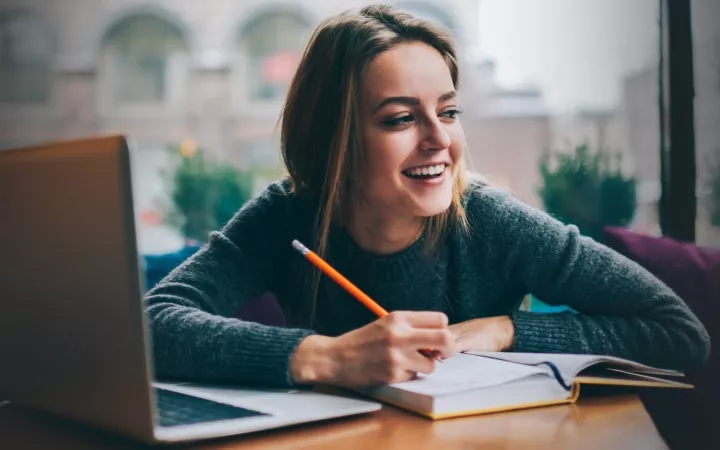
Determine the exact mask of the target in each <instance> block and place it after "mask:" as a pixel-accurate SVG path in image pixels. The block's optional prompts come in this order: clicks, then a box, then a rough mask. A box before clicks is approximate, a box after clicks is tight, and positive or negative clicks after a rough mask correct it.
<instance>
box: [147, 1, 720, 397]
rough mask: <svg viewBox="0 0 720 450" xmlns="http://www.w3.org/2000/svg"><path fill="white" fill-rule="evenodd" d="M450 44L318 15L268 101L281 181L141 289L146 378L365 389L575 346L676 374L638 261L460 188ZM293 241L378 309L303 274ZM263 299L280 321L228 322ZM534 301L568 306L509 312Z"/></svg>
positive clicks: (508, 203) (687, 322) (686, 344)
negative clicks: (282, 97)
mask: <svg viewBox="0 0 720 450" xmlns="http://www.w3.org/2000/svg"><path fill="white" fill-rule="evenodd" d="M458 72H459V69H458V64H457V58H456V54H455V47H454V43H453V40H452V38H451V36H450V35H449V34H448V33H447V32H446V31H443V29H441V28H438V27H435V26H434V25H432V24H431V23H430V22H426V21H423V20H420V19H417V18H415V17H413V16H411V15H409V14H406V13H403V12H401V11H398V10H396V9H393V8H391V7H387V6H368V7H366V8H363V9H362V10H360V11H350V12H346V13H342V14H339V15H337V16H334V17H331V18H328V19H327V20H325V21H324V22H323V23H321V24H320V25H319V26H318V28H317V29H316V30H315V32H314V33H313V35H312V37H311V38H310V42H309V44H308V47H307V49H306V51H305V53H304V55H303V57H302V59H301V61H300V64H299V66H298V71H297V73H296V74H295V76H294V78H293V80H292V83H291V86H290V89H289V91H288V95H287V99H286V102H285V106H284V110H283V117H282V139H281V141H282V150H283V158H284V161H285V165H286V167H287V170H288V172H289V177H288V179H285V180H281V181H278V182H276V183H274V184H272V185H271V186H270V187H268V188H267V189H266V190H265V191H264V192H263V193H261V194H260V195H259V196H257V197H256V198H255V199H253V200H252V201H250V202H249V203H247V204H246V205H245V206H244V207H243V208H242V209H241V210H240V211H238V212H237V214H235V216H234V217H233V219H231V220H230V222H229V223H228V224H227V225H226V226H225V227H224V228H223V229H222V230H219V231H217V232H214V233H212V234H211V236H210V239H209V242H208V244H207V245H205V246H204V247H203V248H202V249H201V250H200V251H199V252H197V253H196V254H195V255H194V256H193V257H191V258H190V259H189V260H188V261H187V262H186V263H185V264H183V265H181V266H180V267H179V268H177V269H176V270H174V271H173V272H172V273H171V274H170V275H168V277H166V278H165V279H164V280H163V281H161V282H160V283H159V284H158V285H157V286H156V287H155V288H153V289H152V290H151V291H150V292H149V293H148V294H147V305H148V313H149V316H150V321H151V329H152V333H153V339H152V342H153V346H154V355H155V358H156V368H157V372H158V374H159V375H160V376H172V377H182V378H186V379H188V378H191V379H201V380H208V381H225V382H235V383H246V384H266V385H294V384H313V383H324V384H331V385H339V386H369V385H376V384H378V383H391V382H397V381H402V380H408V379H411V378H413V377H415V376H416V375H417V374H418V373H429V372H432V371H433V370H434V368H435V362H436V361H435V359H433V358H428V357H426V356H424V355H423V354H421V352H420V351H421V350H422V349H427V348H430V349H435V350H436V352H437V355H438V356H439V357H445V358H447V357H450V356H452V355H453V354H455V353H457V352H460V351H466V350H485V351H511V350H516V351H521V352H543V353H552V352H564V353H594V354H606V355H614V356H620V357H624V358H628V359H635V360H638V361H640V362H644V363H647V364H650V365H655V366H661V367H669V368H678V369H684V368H689V367H692V366H696V365H698V364H701V363H703V362H704V361H705V360H706V359H707V356H708V352H709V340H708V335H707V332H706V330H705V329H704V328H703V326H702V324H701V323H700V322H699V321H698V319H697V318H696V317H695V316H694V315H693V313H692V312H691V311H690V310H689V309H688V307H687V306H686V305H685V303H683V301H682V300H681V299H680V298H678V297H677V295H675V293H674V292H673V291H672V290H670V289H669V288H668V287H667V286H665V285H664V284H663V283H661V282H660V281H659V280H658V279H656V278H655V277H653V276H652V275H650V273H648V272H647V271H645V270H644V269H642V268H641V267H640V266H639V265H637V264H635V263H633V262H631V261H630V260H628V259H626V258H624V257H622V256H620V255H619V254H618V253H616V252H614V251H612V250H610V249H608V248H607V247H605V246H602V245H600V244H598V243H596V242H595V241H593V240H591V239H589V238H587V237H583V236H581V235H580V233H579V232H578V230H577V228H576V227H574V226H564V225H563V224H561V223H560V222H558V221H556V220H555V219H553V218H551V217H550V216H548V215H547V214H545V213H543V212H541V211H538V210H535V209H533V208H531V207H529V206H527V205H525V204H523V203H521V202H519V201H517V200H516V199H514V198H513V197H512V196H510V195H508V194H506V193H504V192H501V191H498V190H496V189H494V188H492V187H490V186H488V185H486V184H484V183H480V182H474V181H473V182H469V181H466V172H465V167H464V162H463V161H464V154H465V149H466V147H467V143H466V140H465V135H464V132H463V128H462V126H461V123H460V120H459V117H458V114H459V112H460V107H459V105H458V102H457V96H456V91H457V89H458V85H457V80H458ZM294 240H298V241H300V242H304V243H311V247H312V249H313V250H315V251H317V252H319V253H321V255H322V256H323V259H325V260H326V261H328V263H329V264H330V265H332V266H333V267H335V268H336V269H337V270H338V271H339V272H341V273H342V274H343V275H345V276H346V277H347V278H348V279H349V280H351V281H352V282H353V284H355V285H356V286H357V287H358V288H359V289H361V290H362V291H363V292H365V293H366V294H368V295H369V296H370V297H372V298H373V299H374V300H375V301H377V302H378V303H379V304H380V305H381V306H383V307H384V308H385V309H386V310H388V311H391V312H390V314H388V315H387V316H384V317H383V318H381V319H376V318H375V317H374V315H373V313H372V312H370V311H369V310H367V309H366V308H365V307H364V306H363V305H361V304H360V303H359V302H358V301H357V300H355V299H354V298H353V297H351V296H350V294H348V293H347V292H346V291H345V290H344V289H343V288H342V287H340V286H338V285H337V284H335V283H334V282H332V281H331V280H328V279H325V278H321V277H320V273H319V272H314V271H313V268H312V267H311V265H310V264H307V261H305V260H304V259H303V257H302V256H301V255H299V254H298V253H297V252H295V251H294V250H293V248H292V242H293V241H294ZM267 291H270V292H272V293H273V294H274V295H275V296H276V298H277V299H278V301H279V303H280V305H281V306H282V308H283V311H284V313H285V314H286V316H287V318H288V323H289V327H287V328H280V327H275V326H265V325H261V324H258V323H250V322H246V321H242V320H239V319H237V318H236V315H237V312H238V310H240V308H241V307H242V306H243V305H244V304H246V303H247V302H248V301H249V300H250V299H253V298H255V297H257V296H258V295H260V294H262V293H264V292H267ZM529 293H532V294H535V295H537V296H539V297H541V298H543V300H545V301H546V302H548V303H552V304H564V305H568V306H570V307H572V308H573V310H574V312H572V313H570V312H568V313H562V314H552V315H547V314H537V313H531V312H527V311H520V310H519V308H518V307H519V305H520V303H521V302H522V300H523V297H524V296H525V295H527V294H529Z"/></svg>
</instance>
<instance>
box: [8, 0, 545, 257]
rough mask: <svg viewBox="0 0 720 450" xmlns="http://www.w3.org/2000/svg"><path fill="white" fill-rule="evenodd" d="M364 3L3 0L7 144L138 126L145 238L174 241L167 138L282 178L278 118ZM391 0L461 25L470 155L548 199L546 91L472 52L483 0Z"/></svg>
mask: <svg viewBox="0 0 720 450" xmlns="http://www.w3.org/2000/svg"><path fill="white" fill-rule="evenodd" d="M365 3H366V2H361V1H357V0H344V1H336V0H295V1H270V2H268V1H266V0H245V1H235V0H205V1H203V2H198V1H196V0H58V1H53V2H48V1H46V0H0V147H1V148H9V147H16V146H23V145H28V144H33V143H38V142H49V141H56V140H61V139H70V138H77V137H84V136H91V135H98V134H109V133H122V134H126V135H127V136H128V137H129V138H130V143H131V146H132V151H133V176H134V180H133V181H134V187H135V191H136V209H137V211H138V217H139V219H138V220H139V223H140V228H141V229H140V238H141V247H143V248H145V249H147V250H148V251H155V250H157V251H160V250H163V249H165V248H166V247H172V246H173V245H176V243H177V240H178V237H177V236H174V237H172V238H169V237H168V236H170V235H169V234H168V232H167V230H166V229H164V228H163V227H161V226H157V224H156V223H155V222H156V219H157V218H156V216H157V213H158V211H159V210H160V208H159V206H158V201H159V200H160V199H161V197H162V196H163V189H164V188H163V181H162V179H161V177H160V176H159V171H160V170H161V169H162V168H163V167H165V166H166V165H167V151H166V149H167V148H168V147H169V146H177V145H179V144H180V143H181V142H187V141H188V140H192V141H194V142H196V143H197V145H198V146H199V147H200V148H202V149H204V150H205V151H207V152H208V153H211V154H214V155H216V156H218V157H221V158H223V159H225V160H227V161H228V162H229V163H231V164H235V165H237V166H238V167H241V168H245V169H248V170H252V171H254V172H255V173H256V174H258V180H259V181H258V189H260V188H262V186H263V185H264V184H267V183H268V182H269V181H270V180H272V179H274V178H277V177H278V176H279V175H280V173H281V171H282V167H281V158H280V152H279V136H278V132H277V127H276V126H277V120H278V117H279V113H280V108H281V105H282V102H283V100H284V96H285V92H286V89H287V87H288V84H289V82H290V79H291V77H292V75H293V73H294V71H295V67H296V65H297V62H298V60H299V58H300V55H301V54H302V51H303V49H304V47H305V44H306V42H307V40H308V38H309V35H310V33H311V32H312V30H313V29H314V28H315V27H316V26H317V24H318V23H319V22H320V21H321V20H322V19H323V18H324V17H326V16H329V15H331V14H335V13H338V12H340V11H342V10H345V9H349V8H358V7H361V6H363V5H364V4H365ZM392 3H395V4H396V5H397V6H399V7H401V8H403V9H406V10H408V11H410V12H412V13H414V14H416V15H419V16H421V17H423V18H427V19H430V20H434V21H436V22H438V23H440V24H442V25H444V26H445V27H447V28H449V29H450V30H451V31H452V33H453V35H454V36H455V37H456V39H457V42H458V47H459V52H460V60H461V65H462V68H463V72H462V80H461V99H462V102H463V104H464V109H465V110H466V114H464V115H463V117H462V120H463V122H464V126H465V130H466V132H467V135H468V141H469V144H470V145H469V147H470V149H469V152H470V160H471V163H472V166H473V167H474V168H475V169H476V170H478V171H480V172H482V173H483V174H485V175H486V176H488V177H489V178H490V179H494V180H496V181H497V182H499V183H500V184H502V185H504V186H506V187H507V188H508V189H510V190H512V191H513V192H514V193H515V194H516V195H517V196H518V197H519V198H521V199H522V200H524V201H526V202H528V203H530V204H532V205H534V206H540V205H539V201H538V197H537V194H536V188H537V187H538V183H539V176H538V174H537V157H538V156H539V154H540V151H542V149H544V148H547V146H548V145H549V143H550V139H551V136H550V134H551V133H550V125H549V118H548V113H547V111H546V109H545V108H544V106H543V104H542V95H541V93H540V92H539V91H536V90H529V91H527V90H526V91H507V90H503V89H500V88H499V87H498V86H496V85H495V83H494V78H493V73H494V67H493V65H492V64H491V63H488V62H481V61H476V60H475V59H474V56H473V55H474V53H475V50H476V49H475V47H476V42H475V41H476V39H475V31H476V28H477V24H478V8H479V4H480V1H479V0H443V1H397V2H392ZM152 217H155V219H153V218H152ZM159 242H163V244H158V245H157V246H155V247H153V245H154V243H159Z"/></svg>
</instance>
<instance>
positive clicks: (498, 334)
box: [449, 316, 515, 352]
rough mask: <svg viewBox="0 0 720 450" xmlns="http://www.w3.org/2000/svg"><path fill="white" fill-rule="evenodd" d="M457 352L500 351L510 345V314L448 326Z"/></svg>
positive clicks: (513, 333)
mask: <svg viewBox="0 0 720 450" xmlns="http://www.w3.org/2000/svg"><path fill="white" fill-rule="evenodd" d="M449 329H450V331H451V332H452V334H453V336H454V337H455V345H456V348H457V351H458V352H466V351H476V352H501V351H504V350H507V349H509V348H511V347H512V345H513V342H514V340H515V325H514V324H513V321H512V319H510V316H498V317H487V318H482V319H474V320H468V321H466V322H461V323H457V324H455V325H451V326H450V327H449Z"/></svg>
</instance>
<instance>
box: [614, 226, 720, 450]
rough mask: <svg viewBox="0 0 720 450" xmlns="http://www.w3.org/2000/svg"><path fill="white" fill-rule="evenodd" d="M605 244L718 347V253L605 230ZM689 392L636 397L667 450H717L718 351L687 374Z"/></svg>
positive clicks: (663, 239) (658, 391) (659, 391)
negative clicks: (662, 288) (686, 311)
mask: <svg viewBox="0 0 720 450" xmlns="http://www.w3.org/2000/svg"><path fill="white" fill-rule="evenodd" d="M604 240H605V244H606V245H607V246H608V247H610V248H612V249H614V250H616V251H617V252H619V253H621V254H623V255H625V256H627V257H628V258H630V259H632V260H633V261H635V262H637V263H638V264H640V265H641V266H643V267H645V268H646V269H647V270H648V271H650V272H651V273H653V274H654V275H655V276H657V277H658V278H659V279H660V280H662V281H663V282H664V283H665V284H667V285H668V286H669V287H670V288H671V289H673V290H674V291H675V292H676V293H677V294H678V295H679V296H680V297H681V298H682V299H683V300H684V301H685V302H686V303H687V304H688V306H689V307H690V309H691V310H692V311H693V312H694V313H695V315H697V316H698V318H699V319H700V321H701V322H702V323H703V324H704V325H705V327H706V328H707V330H708V333H709V334H710V339H711V345H712V344H714V345H718V344H717V343H718V342H720V341H718V339H720V250H712V249H709V248H703V247H700V246H697V245H695V244H692V243H685V242H678V241H676V240H673V239H670V238H667V237H660V238H657V237H651V236H646V235H642V234H638V233H634V232H632V231H629V230H626V229H622V228H614V227H610V228H607V229H606V230H605V233H604ZM688 377H689V380H690V382H691V383H693V384H694V385H695V389H694V390H674V389H668V390H663V389H653V390H648V391H645V392H641V398H642V400H643V403H644V404H645V408H646V409H647V410H648V413H649V414H650V416H651V417H652V418H653V421H654V422H655V425H656V426H657V428H658V431H659V432H660V434H661V435H662V436H663V438H664V439H665V441H666V442H667V444H668V446H670V448H672V449H693V450H703V449H720V432H719V430H718V428H720V413H719V407H720V350H718V349H717V348H713V349H711V355H710V360H709V361H708V363H707V364H706V365H705V366H703V367H701V368H699V369H697V370H693V371H691V372H690V373H688Z"/></svg>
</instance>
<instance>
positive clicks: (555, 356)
mask: <svg viewBox="0 0 720 450" xmlns="http://www.w3.org/2000/svg"><path fill="white" fill-rule="evenodd" d="M473 354H475V355H483V356H487V357H489V358H497V359H501V360H504V361H511V362H518V363H521V364H538V363H542V362H543V361H550V362H552V363H553V364H555V366H556V367H557V368H558V370H560V372H561V373H562V375H563V378H565V380H566V381H567V382H570V381H571V380H572V379H573V378H575V376H576V375H577V374H578V373H580V372H581V371H582V370H584V369H586V368H587V367H590V366H591V365H593V364H595V363H611V364H613V365H615V366H616V367H618V368H621V367H622V368H626V369H629V370H631V371H636V372H640V373H646V374H656V375H672V376H679V375H682V374H681V373H680V372H676V371H672V370H664V369H658V368H655V367H650V366H646V365H643V364H640V363H636V362H634V361H630V360H627V359H622V358H616V357H612V356H600V355H576V354H561V353H513V352H473Z"/></svg>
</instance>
